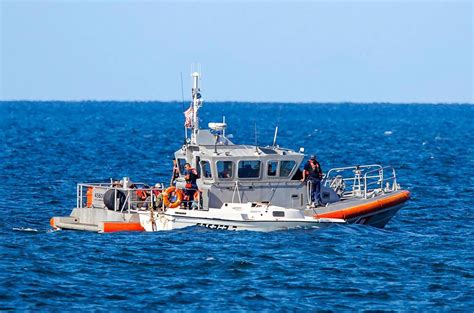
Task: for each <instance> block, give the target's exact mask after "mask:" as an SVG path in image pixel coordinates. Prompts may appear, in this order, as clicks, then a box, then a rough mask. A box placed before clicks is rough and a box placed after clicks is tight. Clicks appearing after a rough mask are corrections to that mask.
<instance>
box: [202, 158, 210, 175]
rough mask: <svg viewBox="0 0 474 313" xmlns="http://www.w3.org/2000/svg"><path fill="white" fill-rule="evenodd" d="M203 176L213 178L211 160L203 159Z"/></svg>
mask: <svg viewBox="0 0 474 313" xmlns="http://www.w3.org/2000/svg"><path fill="white" fill-rule="evenodd" d="M201 174H202V176H201V177H202V178H212V172H211V164H210V163H209V161H201Z"/></svg>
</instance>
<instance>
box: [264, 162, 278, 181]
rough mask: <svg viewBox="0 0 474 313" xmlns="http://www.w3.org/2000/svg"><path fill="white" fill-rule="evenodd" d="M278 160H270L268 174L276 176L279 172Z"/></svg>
mask: <svg viewBox="0 0 474 313" xmlns="http://www.w3.org/2000/svg"><path fill="white" fill-rule="evenodd" d="M277 166H278V161H268V162H267V176H268V177H275V176H276V174H277Z"/></svg>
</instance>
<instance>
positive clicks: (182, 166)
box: [178, 159, 186, 175]
mask: <svg viewBox="0 0 474 313" xmlns="http://www.w3.org/2000/svg"><path fill="white" fill-rule="evenodd" d="M184 164H186V160H185V159H178V167H179V173H180V174H181V175H184Z"/></svg>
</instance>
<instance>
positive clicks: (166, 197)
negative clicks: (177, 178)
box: [163, 186, 184, 209]
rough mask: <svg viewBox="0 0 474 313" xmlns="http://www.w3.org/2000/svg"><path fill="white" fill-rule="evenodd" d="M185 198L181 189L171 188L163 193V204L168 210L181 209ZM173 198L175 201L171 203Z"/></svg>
mask: <svg viewBox="0 0 474 313" xmlns="http://www.w3.org/2000/svg"><path fill="white" fill-rule="evenodd" d="M183 196H184V195H183V191H181V189H178V188H176V187H174V186H171V187H168V188H167V189H166V190H165V192H163V202H164V204H165V206H166V207H167V208H170V209H175V208H177V207H179V205H180V204H181V201H183ZM171 198H175V200H174V201H171Z"/></svg>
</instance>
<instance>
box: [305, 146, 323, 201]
mask: <svg viewBox="0 0 474 313" xmlns="http://www.w3.org/2000/svg"><path fill="white" fill-rule="evenodd" d="M322 178H323V171H322V169H321V165H320V164H319V162H318V161H317V160H316V156H315V155H312V156H311V158H310V159H309V161H308V163H306V165H305V167H304V171H303V179H302V180H301V181H305V180H306V179H308V180H309V181H310V182H311V202H314V203H316V204H317V205H322V204H323V203H322V200H321V179H322Z"/></svg>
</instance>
